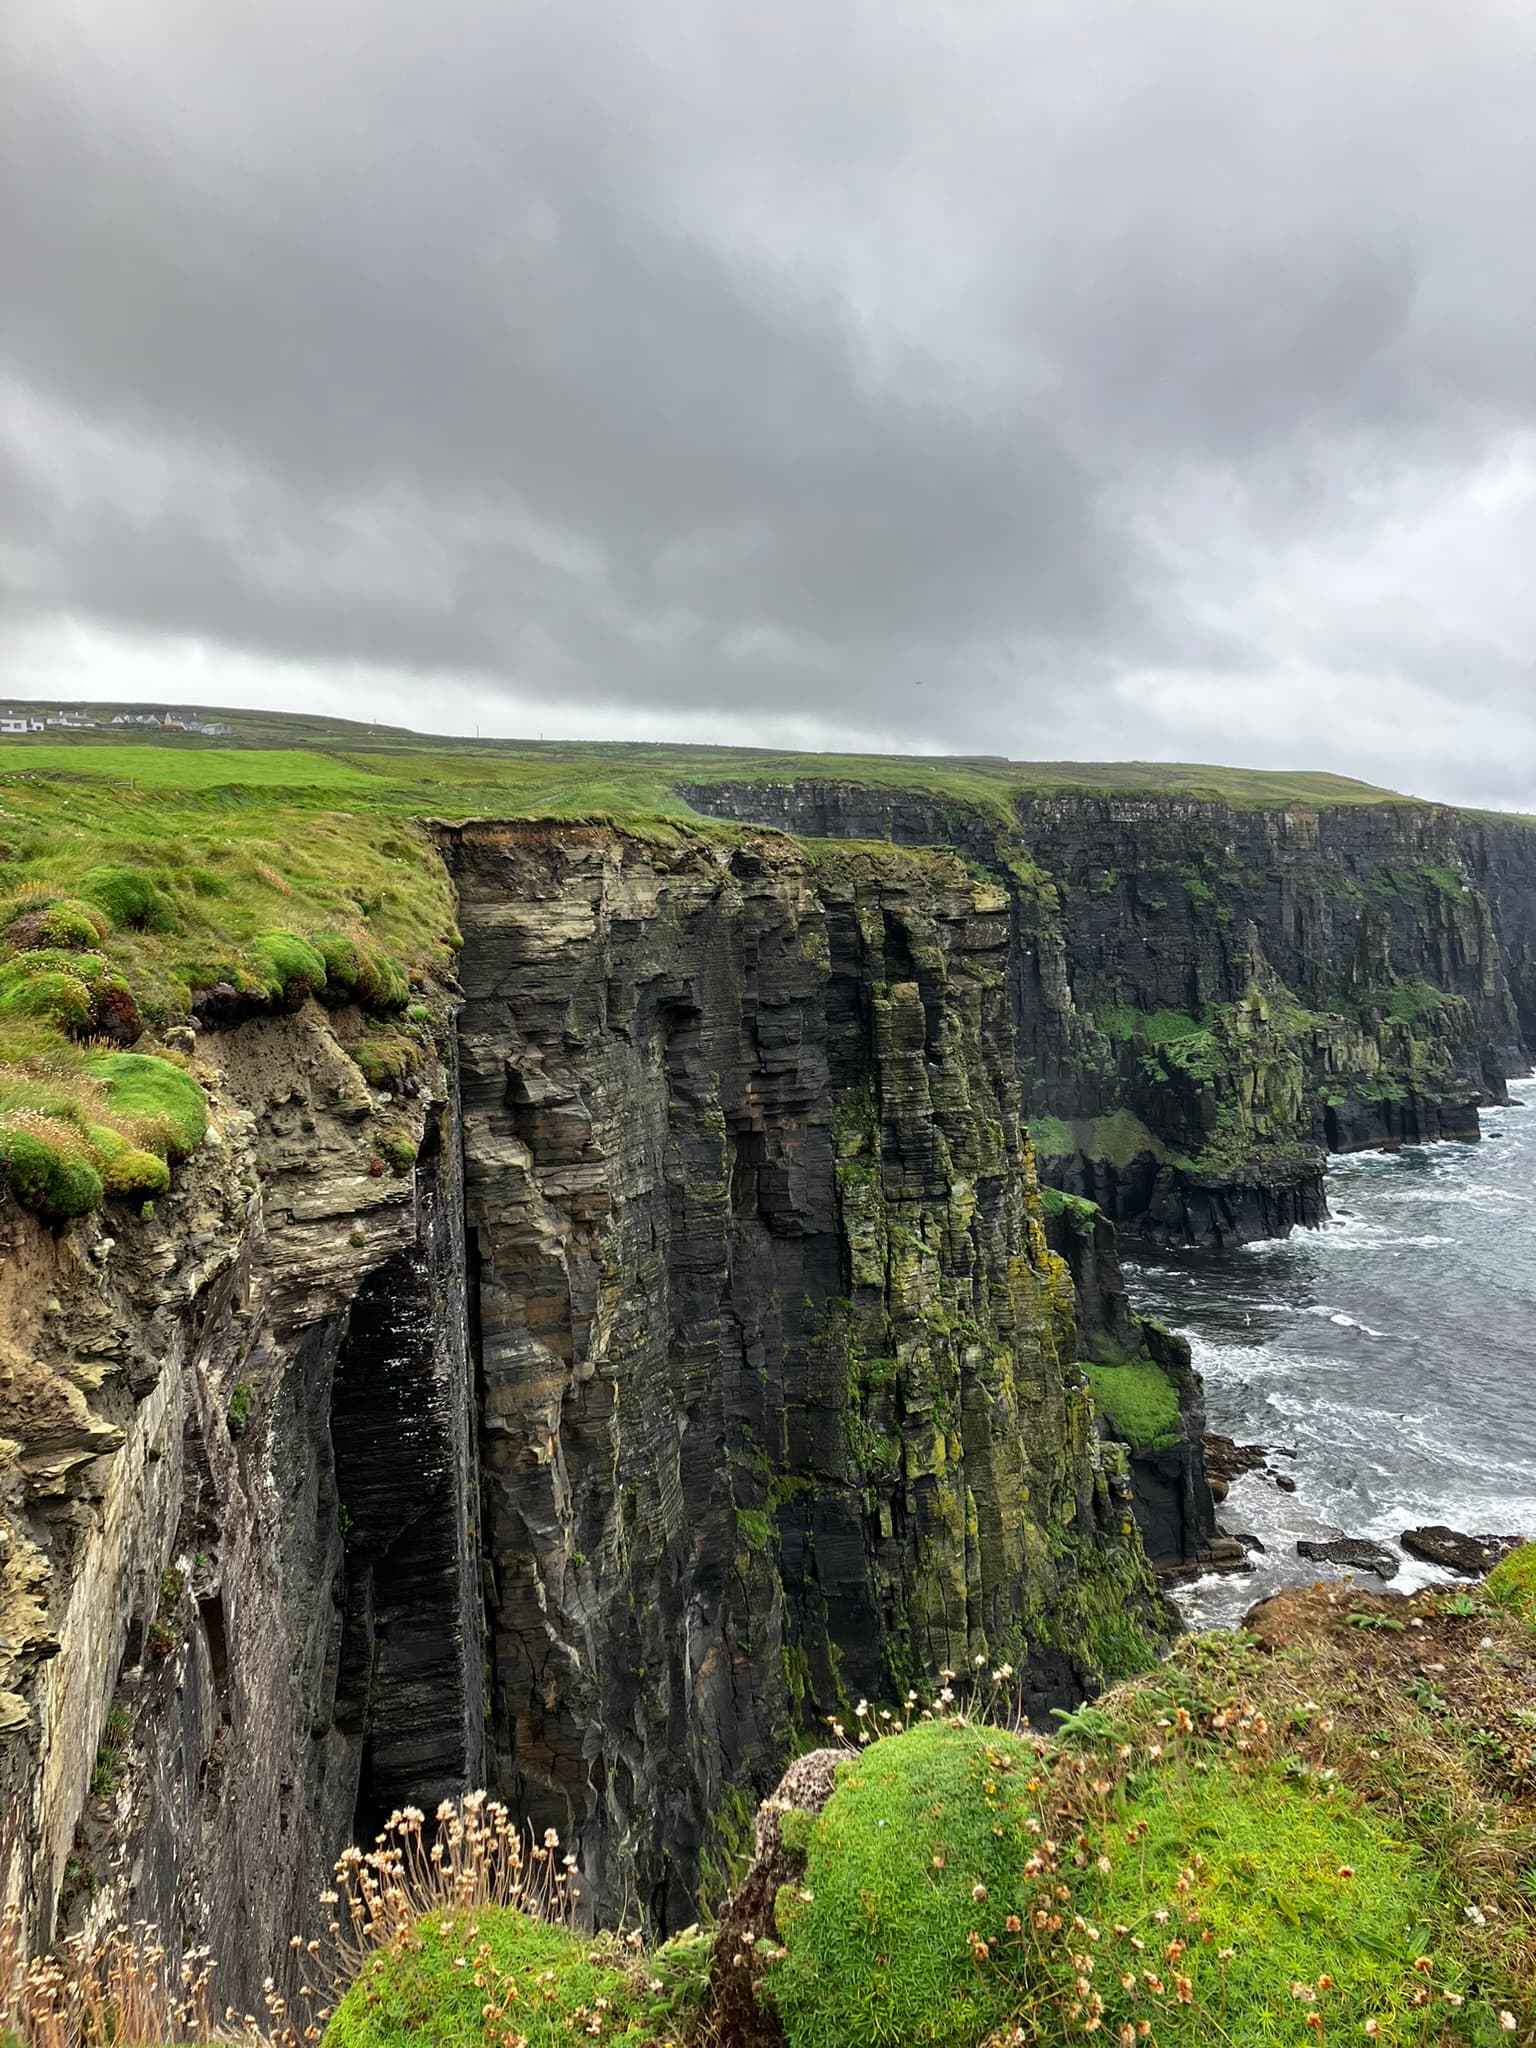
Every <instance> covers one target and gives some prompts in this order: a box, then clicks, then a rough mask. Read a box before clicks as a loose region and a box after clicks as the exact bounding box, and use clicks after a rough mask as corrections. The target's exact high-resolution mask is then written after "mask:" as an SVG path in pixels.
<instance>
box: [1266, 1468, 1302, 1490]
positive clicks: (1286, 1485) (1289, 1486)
mask: <svg viewBox="0 0 1536 2048" xmlns="http://www.w3.org/2000/svg"><path fill="white" fill-rule="evenodd" d="M1270 1477H1271V1478H1272V1479H1273V1480H1274V1482H1275V1484H1276V1486H1278V1487H1279V1489H1280V1491H1281V1492H1282V1493H1294V1492H1295V1491H1296V1482H1295V1480H1294V1479H1293V1478H1292V1477H1291V1476H1290V1474H1289V1473H1288V1472H1271V1474H1270Z"/></svg>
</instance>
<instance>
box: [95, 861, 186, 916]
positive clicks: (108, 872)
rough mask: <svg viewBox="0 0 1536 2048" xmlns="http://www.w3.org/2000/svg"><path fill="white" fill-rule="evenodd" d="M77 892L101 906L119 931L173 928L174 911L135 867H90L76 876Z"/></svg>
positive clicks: (155, 884) (162, 892)
mask: <svg viewBox="0 0 1536 2048" xmlns="http://www.w3.org/2000/svg"><path fill="white" fill-rule="evenodd" d="M79 893H80V894H81V896H83V897H84V898H85V899H86V901H87V902H88V903H94V904H95V905H96V906H97V907H98V908H99V909H101V910H104V911H105V912H106V914H107V917H108V919H109V920H110V922H111V923H112V924H113V925H115V926H116V928H117V929H118V930H119V931H130V930H131V931H144V932H173V931H175V929H176V912H175V909H174V907H173V906H172V903H171V899H170V897H169V896H167V894H166V893H165V891H164V890H163V889H162V888H161V887H160V886H159V884H158V883H156V882H152V881H151V880H150V878H149V876H148V875H146V874H145V873H144V872H143V871H142V870H141V869H139V868H130V867H121V866H106V867H98V868H90V869H88V870H87V871H86V873H85V874H83V875H82V876H81V877H80V881H79Z"/></svg>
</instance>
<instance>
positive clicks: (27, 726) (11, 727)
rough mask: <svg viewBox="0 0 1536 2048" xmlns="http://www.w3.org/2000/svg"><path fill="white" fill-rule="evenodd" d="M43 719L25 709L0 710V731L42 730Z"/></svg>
mask: <svg viewBox="0 0 1536 2048" xmlns="http://www.w3.org/2000/svg"><path fill="white" fill-rule="evenodd" d="M43 729H44V728H43V721H42V719H40V718H34V717H33V716H32V715H31V713H30V712H27V711H0V732H42V731H43Z"/></svg>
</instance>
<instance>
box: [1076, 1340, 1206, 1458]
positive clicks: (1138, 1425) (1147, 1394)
mask: <svg viewBox="0 0 1536 2048" xmlns="http://www.w3.org/2000/svg"><path fill="white" fill-rule="evenodd" d="M1083 1371H1084V1373H1085V1374H1086V1375H1087V1378H1088V1384H1089V1386H1091V1387H1092V1389H1093V1399H1094V1405H1095V1407H1097V1408H1098V1410H1099V1412H1100V1414H1102V1415H1105V1416H1107V1417H1108V1418H1109V1422H1110V1425H1111V1427H1112V1428H1113V1429H1114V1431H1115V1434H1116V1435H1117V1436H1120V1437H1123V1438H1124V1439H1125V1441H1126V1442H1127V1443H1128V1444H1130V1445H1131V1447H1132V1448H1133V1449H1134V1450H1138V1451H1166V1450H1169V1449H1171V1448H1172V1446H1173V1445H1175V1444H1177V1443H1182V1442H1183V1439H1184V1418H1183V1417H1182V1415H1181V1414H1180V1413H1179V1390H1178V1388H1177V1387H1176V1386H1175V1385H1174V1383H1173V1381H1172V1380H1171V1379H1169V1377H1168V1375H1167V1373H1165V1372H1164V1371H1163V1369H1162V1367H1161V1366H1160V1365H1158V1364H1156V1363H1155V1362H1154V1361H1153V1360H1152V1359H1151V1358H1148V1357H1146V1356H1145V1355H1143V1356H1142V1357H1140V1358H1135V1359H1131V1360H1130V1361H1129V1362H1128V1363H1126V1364H1124V1365H1094V1364H1085V1365H1084V1367H1083Z"/></svg>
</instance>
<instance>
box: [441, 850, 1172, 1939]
mask: <svg viewBox="0 0 1536 2048" xmlns="http://www.w3.org/2000/svg"><path fill="white" fill-rule="evenodd" d="M441 839H442V843H443V846H444V850H445V853H446V857H447V859H448V862H449V865H450V868H451V870H452V873H453V875H454V879H455V882H456V884H457V887H458V890H459V895H460V904H461V923H462V926H463V931H464V938H465V950H464V956H463V969H462V972H463V982H464V990H465V1005H464V1011H463V1015H462V1018H461V1041H462V1047H463V1073H464V1080H463V1092H464V1116H465V1159H466V1186H467V1203H468V1213H469V1219H470V1226H471V1232H472V1238H473V1242H474V1244H475V1246H476V1253H475V1258H474V1267H475V1271H474V1276H473V1284H474V1290H475V1298H476V1300H477V1302H478V1327H479V1332H480V1343H481V1371H482V1414H481V1445H482V1461H483V1469H484V1483H485V1532H484V1533H485V1544H486V1560H487V1570H488V1579H489V1586H490V1592H489V1615H490V1628H491V1646H492V1668H493V1681H494V1700H493V1716H492V1727H493V1740H494V1744H495V1759H494V1764H493V1776H494V1777H495V1778H496V1780H497V1782H498V1783H500V1784H501V1785H502V1786H503V1787H505V1788H507V1789H508V1790H509V1791H510V1792H511V1794H512V1796H513V1798H514V1801H515V1803H516V1804H517V1805H518V1806H519V1807H520V1808H522V1809H524V1810H526V1811H527V1812H528V1813H529V1814H530V1815H531V1816H532V1817H533V1818H534V1819H535V1821H536V1822H539V1823H544V1822H547V1823H549V1824H551V1825H554V1826H556V1827H558V1828H559V1829H560V1830H561V1833H562V1836H563V1837H565V1838H566V1839H574V1840H575V1841H576V1842H577V1843H578V1844H579V1847H580V1853H581V1859H582V1865H583V1869H584V1871H585V1872H586V1874H587V1881H588V1885H589V1890H590V1891H591V1892H593V1893H594V1894H595V1902H596V1904H597V1906H598V1909H599V1910H600V1911H605V1912H606V1911H612V1910H614V1909H615V1908H616V1907H617V1906H618V1905H619V1904H621V1903H622V1902H624V1901H625V1900H626V1898H627V1897H629V1896H631V1895H634V1896H635V1897H636V1899H637V1903H638V1904H639V1905H640V1906H641V1907H642V1908H643V1909H644V1910H645V1911H646V1912H647V1913H648V1914H650V1915H651V1916H652V1917H653V1918H654V1920H655V1921H656V1922H657V1923H658V1924H661V1925H669V1924H677V1923H678V1922H680V1921H683V1920H687V1919H691V1918H693V1917H694V1914H695V1911H696V1881H697V1880H696V1873H697V1871H698V1869H699V1866H700V1862H701V1859H702V1861H703V1864H704V1866H705V1868H706V1869H707V1867H708V1864H709V1862H710V1860H711V1857H712V1855H713V1854H715V1853H716V1852H717V1851H718V1850H719V1848H720V1847H722V1846H724V1845H725V1843H726V1842H727V1840H728V1838H729V1836H730V1834H731V1831H732V1827H733V1824H735V1822H736V1820H737V1817H739V1815H740V1813H741V1812H742V1810H743V1809H742V1796H743V1794H755V1793H761V1792H764V1791H766V1790H767V1789H769V1788H770V1787H771V1785H772V1783H773V1781H774V1779H775V1776H776V1773H777V1772H778V1770H779V1769H780V1767H781V1764H782V1759H783V1757H784V1755H785V1753H786V1751H787V1750H788V1748H789V1746H790V1744H791V1742H792V1740H793V1738H794V1737H795V1736H796V1735H797V1734H801V1733H805V1732H813V1731H814V1730H815V1728H816V1727H817V1726H818V1725H820V1724H821V1720H822V1717H823V1716H826V1715H828V1714H832V1713H837V1712H839V1711H841V1712H842V1713H843V1714H844V1715H847V1714H849V1713H850V1712H851V1709H852V1707H853V1706H854V1704H855V1703H856V1702H857V1701H858V1699H859V1698H860V1697H861V1696H865V1695H867V1696H868V1697H869V1698H871V1699H872V1700H879V1699H881V1698H889V1697H890V1696H891V1694H892V1692H893V1691H895V1690H897V1689H904V1688H905V1686H906V1685H907V1684H908V1683H909V1682H912V1681H915V1680H917V1679H919V1678H923V1677H929V1678H931V1677H932V1676H933V1674H935V1673H936V1672H938V1671H940V1670H943V1669H945V1668H948V1669H951V1670H956V1671H958V1670H961V1669H964V1668H966V1667H968V1666H969V1665H970V1663H971V1661H972V1659H973V1658H976V1657H986V1658H988V1659H990V1660H993V1661H1001V1660H1007V1661H1009V1662H1011V1663H1013V1664H1014V1665H1015V1666H1016V1667H1017V1668H1018V1669H1019V1670H1020V1671H1021V1672H1022V1673H1024V1674H1025V1675H1026V1680H1027V1686H1028V1690H1029V1695H1030V1698H1031V1700H1032V1702H1033V1703H1034V1704H1035V1705H1036V1707H1037V1708H1041V1707H1043V1706H1044V1705H1046V1704H1048V1703H1050V1702H1053V1701H1059V1700H1066V1699H1069V1698H1073V1697H1077V1696H1080V1693H1081V1689H1082V1685H1083V1682H1084V1680H1085V1679H1091V1677H1092V1676H1093V1674H1094V1673H1096V1672H1098V1671H1102V1670H1103V1669H1105V1668H1113V1667H1114V1665H1115V1663H1116V1661H1117V1659H1119V1658H1120V1657H1122V1656H1124V1655H1125V1654H1126V1652H1127V1648H1128V1646H1129V1645H1130V1644H1134V1642H1135V1640H1136V1638H1137V1633H1138V1631H1139V1630H1141V1629H1143V1628H1145V1627H1147V1626H1153V1627H1155V1626H1157V1625H1158V1620H1159V1616H1158V1611H1157V1607H1156V1603H1155V1600H1154V1598H1153V1596H1152V1593H1151V1588H1150V1584H1149V1581H1148V1580H1147V1578H1146V1574H1145V1567H1144V1565H1143V1562H1142V1558H1141V1551H1140V1546H1139V1544H1138V1543H1137V1541H1136V1539H1135V1536H1134V1533H1133V1525H1132V1522H1131V1518H1130V1515H1129V1513H1128V1509H1127V1505H1126V1495H1127V1492H1128V1488H1127V1486H1126V1482H1125V1479H1124V1476H1123V1463H1122V1461H1121V1460H1120V1459H1118V1458H1117V1457H1116V1456H1115V1455H1114V1453H1113V1451H1112V1450H1111V1449H1110V1448H1109V1447H1105V1446H1101V1444H1100V1443H1099V1441H1098V1439H1097V1437H1096V1435H1095V1432H1094V1428H1093V1421H1092V1414H1091V1408H1090V1405H1089V1401H1088V1397H1087V1394H1086V1391H1085V1389H1084V1387H1083V1384H1082V1381H1081V1376H1080V1374H1079V1373H1078V1372H1077V1370H1076V1368H1075V1366H1074V1364H1073V1358H1074V1335H1073V1321H1072V1305H1071V1289H1070V1281H1069V1278H1068V1276H1067V1273H1066V1270H1065V1267H1064V1266H1063V1264H1062V1263H1061V1261H1059V1260H1058V1259H1056V1258H1055V1257H1053V1256H1052V1255H1051V1254H1050V1252H1049V1251H1048V1250H1047V1247H1046V1244H1045V1240H1044V1236H1043V1232H1042V1228H1041V1214H1040V1208H1039V1201H1038V1196H1037V1194H1036V1192H1035V1188H1034V1176H1033V1170H1032V1164H1031V1159H1030V1151H1029V1147H1028V1143H1027V1140H1025V1139H1024V1137H1023V1136H1022V1135H1021V1130H1020V1125H1019V1117H1018V1083H1017V1069H1016V1052H1015V1046H1014V1036H1013V1022H1012V1015H1011V1007H1010V1003H1009V992H1008V987H1007V980H1006V971H1005V970H1006V963H1007V959H1008V951H1009V933H1010V918H1009V904H1008V898H1007V895H1006V894H1005V892H1003V891H1002V890H1000V889H998V888H996V887H995V886H993V885H991V884H989V883H985V882H982V883H978V882H977V881H976V880H975V879H974V878H973V876H972V875H971V874H969V873H968V872H967V870H966V869H965V867H964V866H963V864H962V863H961V862H960V861H959V860H957V859H956V858H954V857H953V856H952V855H948V854H938V853H934V854H927V855H922V856H903V855H899V854H896V853H893V852H889V851H888V852H886V853H884V854H880V853H870V854H864V853H855V852H849V853H847V854H846V855H838V854H831V855H826V856H825V857H823V858H820V859H817V860H808V859H807V856H806V853H805V851H804V849H802V848H800V847H799V846H796V845H794V844H792V843H791V842H788V841H785V840H777V839H765V840H760V841H754V840H752V839H750V838H749V839H747V840H745V841H742V842H738V843H734V844H732V845H730V846H727V845H725V844H723V843H721V844H715V843H712V842H710V841H708V840H700V839H697V838H694V837H692V836H691V835H690V836H688V837H687V838H682V839H679V840H678V842H677V843H676V844H675V845H671V846H664V845H655V844H653V845H650V846H644V845H640V844H638V843H637V842H635V841H634V840H631V839H626V838H624V837H622V836H620V835H618V834H615V833H612V832H608V831H604V830H601V829H597V830H565V831H558V832H557V831H552V830H550V829H548V828H542V827H521V828H520V827H510V826H490V825H486V826H469V827H464V828H462V829H457V830H446V829H445V830H444V831H443V833H442V835H441ZM631 1887H632V1888H633V1892H632V1893H631Z"/></svg>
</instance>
